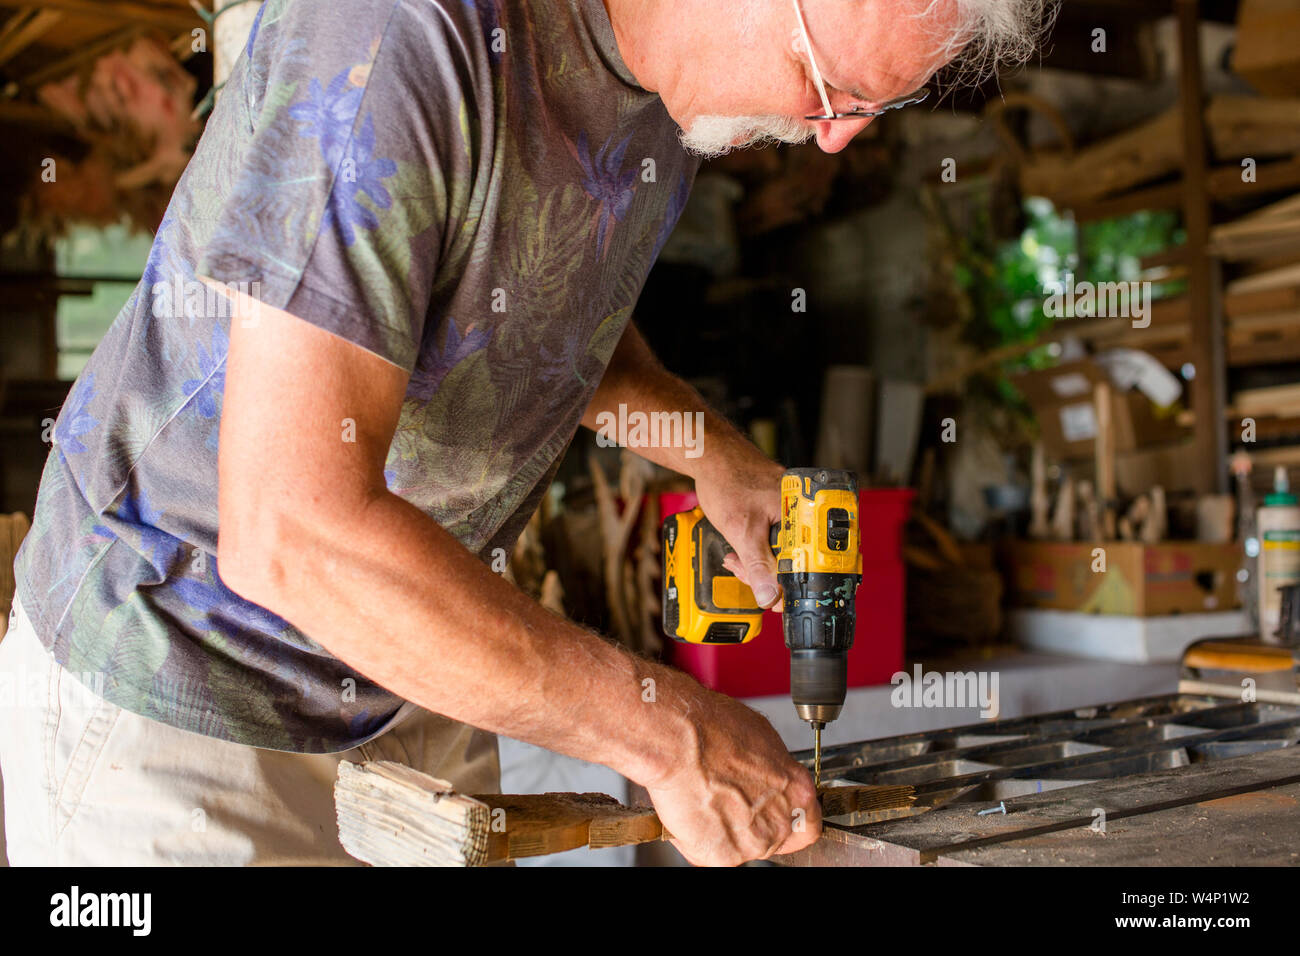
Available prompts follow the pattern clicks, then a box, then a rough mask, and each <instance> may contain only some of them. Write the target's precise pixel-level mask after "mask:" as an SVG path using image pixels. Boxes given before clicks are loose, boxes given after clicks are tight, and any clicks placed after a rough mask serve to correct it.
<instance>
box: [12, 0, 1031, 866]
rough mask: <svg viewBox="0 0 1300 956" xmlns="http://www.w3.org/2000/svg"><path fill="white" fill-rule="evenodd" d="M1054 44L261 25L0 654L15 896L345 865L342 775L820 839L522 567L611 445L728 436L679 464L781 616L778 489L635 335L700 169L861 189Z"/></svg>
mask: <svg viewBox="0 0 1300 956" xmlns="http://www.w3.org/2000/svg"><path fill="white" fill-rule="evenodd" d="M1041 13H1042V0H926V2H917V0H798V2H792V0H749V2H746V3H734V2H728V3H723V2H721V0H604V3H602V2H601V0H532V2H522V0H521V2H510V0H495V2H494V0H328V2H326V0H267V2H266V3H265V4H264V5H263V6H262V8H261V10H260V11H259V13H258V15H257V20H256V22H255V23H254V25H253V28H252V31H251V34H250V36H249V38H248V43H247V47H246V50H245V53H244V56H243V57H241V59H240V60H239V62H238V64H237V65H236V67H235V69H234V72H233V74H232V75H231V77H230V80H229V82H228V84H227V85H226V86H225V89H224V92H223V93H222V96H221V98H220V102H219V105H218V106H217V109H216V110H215V112H214V113H213V115H212V117H211V119H210V121H209V122H208V125H207V129H206V131H205V133H204V135H203V138H202V140H201V142H200V143H199V146H198V149H197V151H196V153H195V155H194V158H193V160H192V161H191V163H190V165H189V167H188V168H187V170H186V172H185V174H184V176H183V178H182V179H181V181H180V183H179V184H178V186H177V188H176V193H175V196H174V197H173V200H172V203H171V205H170V207H169V210H168V213H167V216H166V218H165V219H164V221H163V223H162V226H161V228H160V229H159V231H158V234H157V237H156V239H155V241H154V245H153V249H152V253H151V255H150V258H149V261H148V265H147V267H146V270H145V274H144V276H143V278H142V280H141V283H140V285H139V286H138V287H137V289H136V291H135V293H134V295H133V296H132V297H131V299H130V301H128V302H127V303H126V305H125V307H124V308H123V310H122V313H121V315H120V316H119V317H118V319H117V321H116V323H115V324H114V325H113V327H112V329H111V330H110V331H109V333H108V335H107V336H106V337H105V339H104V341H103V342H102V344H101V345H100V346H99V348H98V350H97V351H96V352H95V355H94V356H93V357H92V359H91V360H90V363H89V364H88V366H87V367H86V369H85V372H84V373H83V374H82V375H81V377H80V378H79V379H78V380H77V382H76V384H75V385H74V387H73V388H72V391H71V393H70V395H69V398H68V400H67V402H66V404H65V405H64V407H63V409H62V412H61V414H60V416H59V418H58V421H57V424H56V426H55V429H54V442H53V448H52V450H51V453H50V456H49V460H48V463H47V465H46V469H45V474H44V478H43V481H42V484H41V490H40V498H39V501H38V503H37V508H36V515H35V522H34V527H33V529H32V532H31V534H30V536H29V537H28V538H27V541H26V543H25V546H24V547H23V549H22V552H21V554H20V556H19V560H18V563H17V580H18V601H17V603H16V606H15V611H14V615H13V617H14V620H13V628H12V631H11V634H10V636H9V637H8V638H7V639H6V640H5V641H4V642H3V644H2V645H0V664H2V665H3V668H4V670H6V671H9V672H11V673H14V674H19V675H21V676H22V678H23V683H22V685H21V686H27V687H35V688H36V692H35V693H34V694H30V695H28V697H29V699H28V700H26V701H25V703H26V704H27V706H25V707H23V708H21V709H19V710H18V711H17V716H16V718H15V719H14V720H7V721H6V722H5V723H4V725H3V729H2V730H0V766H3V772H4V777H5V796H6V816H7V829H8V841H9V852H10V855H11V859H12V860H13V861H14V862H15V863H92V864H93V863H115V864H135V863H151V862H169V863H327V862H347V861H348V858H347V857H346V855H345V854H344V853H343V851H342V850H341V848H340V847H339V846H338V843H337V839H336V834H335V831H334V824H333V812H332V798H331V783H332V780H333V777H334V774H335V768H336V767H337V764H338V762H339V760H341V759H365V758H385V759H393V760H400V761H403V762H405V763H407V764H409V765H411V766H413V767H416V768H417V769H420V770H423V771H426V772H429V773H432V774H435V775H437V776H440V777H445V778H447V779H450V780H451V781H452V782H453V783H455V784H456V785H457V787H458V788H460V789H461V790H463V791H466V792H475V791H481V792H486V791H489V790H491V789H493V788H494V787H495V786H497V785H498V779H497V778H498V771H497V762H496V743H495V739H496V738H495V736H493V735H495V734H498V733H500V734H507V735H509V736H511V737H515V738H518V739H520V740H524V741H529V742H531V743H533V744H537V745H539V746H542V747H546V748H549V749H551V750H554V751H558V752H560V753H564V754H569V755H572V756H574V757H579V758H582V759H584V760H588V761H594V762H598V763H601V764H605V765H607V766H609V767H612V768H614V769H615V770H617V771H619V772H620V773H622V774H624V775H625V776H626V777H628V778H629V779H631V780H634V781H636V782H638V783H640V784H642V785H643V786H645V787H646V789H647V790H648V791H649V793H650V796H651V797H652V799H653V800H654V804H655V807H656V808H657V810H658V812H659V815H660V817H661V818H662V820H663V822H664V824H665V826H666V827H667V828H668V829H669V830H670V831H671V832H672V833H673V835H674V836H675V838H676V844H677V846H678V847H679V848H680V849H681V851H682V852H683V853H684V854H685V855H686V857H687V858H688V859H690V860H692V861H694V862H698V863H711V864H734V863H739V862H741V861H744V860H749V859H754V858H760V857H767V856H770V855H772V854H774V853H782V852H789V851H793V850H797V849H799V848H801V847H803V846H806V845H807V844H809V843H810V842H812V841H813V840H815V839H816V838H817V836H818V833H819V830H820V820H819V816H818V809H817V802H816V798H815V793H814V789H813V786H812V781H811V780H810V778H809V774H808V773H807V772H806V771H805V770H804V769H803V768H802V767H801V766H799V765H798V764H796V763H795V762H794V761H793V760H791V759H790V757H789V755H788V753H787V751H786V748H785V746H784V745H783V744H782V742H781V740H780V738H779V737H778V736H777V735H776V733H775V732H774V731H773V730H772V728H771V726H770V725H769V724H768V723H767V722H766V721H765V720H764V719H763V718H762V717H760V716H758V715H757V714H755V713H754V712H753V711H751V710H750V709H748V708H747V707H745V706H743V705H742V704H739V703H737V702H735V701H732V700H730V699H728V698H726V697H724V696H722V695H719V694H716V693H713V692H710V691H708V690H705V689H704V688H702V687H701V686H700V685H698V684H697V683H695V682H694V681H693V680H691V679H690V678H689V677H687V676H685V675H684V674H682V673H680V672H677V671H674V670H672V669H670V668H667V667H663V666H660V665H658V664H656V663H653V662H651V661H647V660H642V659H639V658H637V657H635V656H633V655H631V654H628V653H626V652H624V651H623V650H621V649H620V648H618V647H616V646H613V645H611V644H609V643H607V642H606V641H604V640H602V639H601V638H599V637H598V636H597V635H595V634H592V633H589V632H587V631H585V630H583V629H582V628H580V627H577V626H575V625H573V624H571V623H569V622H567V621H565V620H563V619H561V618H559V617H557V616H555V615H552V614H550V613H548V612H546V611H545V610H544V609H542V608H541V607H540V606H538V605H537V604H536V603H534V602H533V601H532V600H530V599H529V598H528V597H526V596H525V595H524V594H522V593H521V592H519V591H518V590H517V589H516V588H514V587H513V586H512V585H511V584H510V583H509V582H508V581H506V580H504V579H503V578H502V577H501V576H500V575H499V574H497V573H494V571H493V569H492V567H491V565H492V564H493V560H492V559H493V557H494V556H499V555H501V554H503V553H505V551H508V549H509V548H510V547H511V545H512V544H513V542H514V541H515V538H516V536H517V535H518V534H519V532H520V530H521V528H522V527H523V525H524V524H525V522H526V521H527V520H528V518H529V516H530V515H531V514H532V512H533V510H534V509H535V507H536V505H537V503H538V500H539V498H540V496H541V495H542V494H543V493H544V492H545V490H546V488H547V486H548V485H549V484H550V481H551V478H552V476H553V474H554V472H555V469H556V467H557V462H558V460H559V458H560V456H561V454H562V452H563V451H564V449H565V447H566V446H567V445H568V443H569V441H570V440H571V439H572V437H573V435H574V433H575V431H576V430H577V428H578V426H579V425H580V424H582V425H587V426H588V427H593V426H594V424H595V422H596V418H597V415H598V414H599V413H600V412H601V411H602V410H607V409H615V408H618V406H619V405H626V406H627V407H628V408H629V409H631V410H634V411H635V410H643V411H656V410H669V411H681V412H691V413H694V412H696V411H701V412H703V414H704V415H705V418H704V446H703V450H704V453H703V455H700V456H698V457H697V456H693V455H691V456H688V455H687V454H686V453H685V450H684V449H682V448H673V447H658V448H651V449H646V451H645V454H646V456H647V457H648V458H650V459H651V460H653V461H655V462H657V463H659V464H660V465H664V466H667V467H668V468H672V469H675V470H677V471H680V472H683V473H685V474H688V475H690V476H691V477H693V478H694V479H695V483H696V488H697V489H698V493H699V498H700V502H701V505H702V506H703V508H704V510H705V512H706V513H707V514H708V516H709V517H710V518H711V519H712V521H713V523H714V524H715V525H716V526H717V527H718V528H719V529H720V530H721V531H722V533H723V534H724V535H725V536H726V538H727V540H728V541H729V542H731V543H732V545H733V546H734V548H735V550H736V552H737V556H738V566H739V568H740V570H741V571H742V575H743V576H744V577H745V578H746V580H747V581H748V582H749V583H750V584H751V585H752V586H753V589H754V592H755V595H756V596H757V598H758V600H759V601H760V602H761V603H762V604H764V605H765V606H770V605H772V604H774V603H775V602H776V601H777V600H778V597H779V594H778V590H777V587H776V580H775V568H774V566H773V563H772V558H771V555H770V552H769V551H768V550H767V549H766V547H765V542H766V539H767V528H768V526H769V524H771V523H772V521H773V520H774V519H775V518H776V517H777V514H778V495H777V488H778V483H779V477H780V475H781V472H782V468H781V467H780V466H779V465H777V464H775V463H773V462H771V461H769V460H767V459H766V458H764V457H763V456H762V455H761V454H760V453H759V452H758V451H757V450H756V449H755V448H754V447H753V446H751V445H750V444H749V443H747V442H746V441H745V440H744V439H743V438H742V437H741V436H740V435H739V434H738V433H737V432H736V431H734V430H733V429H732V428H731V427H730V426H729V425H728V424H727V423H726V422H725V421H723V420H722V419H720V418H718V417H717V416H716V415H714V414H712V413H711V412H709V411H708V410H707V409H704V408H703V404H702V402H701V400H700V398H699V396H698V395H697V394H695V393H694V392H693V391H692V390H691V389H690V388H688V387H687V386H686V385H685V384H684V383H683V382H682V381H681V380H679V379H677V378H675V377H674V376H673V375H671V374H669V373H668V372H666V371H665V370H664V369H663V368H662V367H661V366H660V365H658V364H657V363H656V361H655V360H654V358H653V357H652V356H651V354H650V352H649V351H648V349H647V348H646V346H645V344H644V342H643V341H642V339H641V336H640V335H639V334H638V333H637V331H636V329H635V328H634V327H632V326H631V325H630V324H629V317H630V314H631V312H632V308H633V306H634V305H635V303H636V299H637V295H638V292H639V290H640V288H641V285H642V283H643V281H644V279H645V276H646V273H647V271H648V270H649V268H650V266H651V264H652V263H653V262H654V259H655V256H656V254H657V253H658V251H659V249H660V247H661V246H662V244H663V242H664V240H665V238H666V237H667V236H668V233H669V232H670V231H671V229H672V227H673V224H674V223H675V221H676V219H677V217H678V216H679V214H680V213H681V211H682V207H683V205H684V203H685V201H686V197H687V195H688V193H689V191H690V187H691V182H692V178H693V176H694V174H695V170H696V167H697V164H698V158H697V157H698V155H700V154H717V153H721V152H725V151H726V150H728V149H731V148H734V147H737V146H742V145H748V144H751V143H755V142H761V141H769V140H780V141H785V142H801V141H804V140H806V139H808V138H811V137H815V138H816V140H817V143H818V145H819V146H820V147H821V148H822V149H825V150H827V151H829V152H833V151H836V150H839V149H842V148H843V147H844V146H845V145H846V144H847V143H848V141H849V140H850V139H851V138H852V137H853V136H854V135H855V134H856V133H858V132H859V131H861V130H862V129H863V127H865V126H866V125H867V124H868V123H869V122H871V116H872V115H875V114H877V113H879V112H880V111H881V110H882V108H885V107H890V106H896V105H902V103H903V102H906V100H907V95H908V94H909V93H911V92H912V91H914V90H915V88H917V87H919V86H921V85H922V84H923V82H924V81H925V80H926V78H927V77H929V76H930V75H931V74H932V73H933V72H934V71H935V70H936V69H937V68H938V67H939V66H941V65H942V64H944V63H945V62H947V61H949V60H950V59H952V57H953V56H954V55H955V54H957V53H958V52H959V51H962V50H963V49H966V50H967V52H969V51H970V50H971V49H974V50H977V51H978V52H979V54H980V56H981V58H982V59H984V60H985V61H988V60H996V58H997V57H998V56H999V55H1002V54H1006V53H1008V52H1009V53H1010V54H1012V55H1017V54H1022V53H1023V52H1024V51H1025V50H1026V48H1027V47H1026V45H1027V44H1028V43H1031V42H1032V38H1033V35H1034V32H1035V29H1036V27H1037V22H1038V20H1039V18H1040V17H1041ZM899 98H902V99H901V100H900V99H899ZM895 101H898V102H895ZM810 117H813V118H810ZM817 117H824V118H817ZM683 147H685V148H683ZM692 154H695V155H692ZM649 682H653V685H652V684H650V683H649ZM650 686H653V687H654V693H653V694H647V693H646V689H647V687H650Z"/></svg>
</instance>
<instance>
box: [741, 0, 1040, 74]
mask: <svg viewBox="0 0 1300 956" xmlns="http://www.w3.org/2000/svg"><path fill="white" fill-rule="evenodd" d="M774 2H776V3H781V4H784V5H785V6H786V7H789V6H790V2H791V0H742V2H740V3H736V4H735V6H734V7H733V8H732V10H731V16H733V17H734V18H735V21H736V24H737V26H738V28H739V32H740V34H741V37H742V38H746V39H747V38H749V37H750V36H752V35H753V33H754V31H755V29H756V26H757V24H758V20H759V16H760V14H761V13H762V11H763V9H764V8H765V7H770V6H771V4H772V3H774ZM801 2H804V3H814V2H816V0H801ZM837 2H839V3H844V4H862V3H873V2H877V0H837ZM898 2H899V3H900V5H912V6H919V9H918V10H917V11H916V12H915V13H914V14H912V16H914V17H915V18H916V19H918V20H925V19H928V18H931V17H935V16H936V15H940V14H942V15H943V20H942V21H941V22H943V23H944V27H943V29H941V30H935V31H934V32H935V43H936V48H935V55H936V59H938V60H941V61H942V62H944V63H949V62H950V61H951V70H952V73H953V75H954V76H957V77H960V78H961V79H962V80H965V81H967V82H971V83H977V82H979V81H980V80H982V79H984V78H985V77H986V76H989V75H991V74H993V73H996V72H997V70H998V68H999V67H1003V66H1019V65H1020V64H1022V63H1024V62H1026V61H1027V60H1029V59H1030V58H1031V57H1032V56H1033V55H1034V53H1035V51H1036V50H1037V49H1038V44H1039V42H1040V41H1041V40H1042V37H1043V36H1044V34H1045V33H1046V32H1047V30H1048V28H1049V27H1050V26H1051V25H1052V21H1053V20H1054V19H1055V18H1056V12H1057V9H1058V8H1059V4H1060V3H1061V0H898ZM952 6H955V7H956V14H957V15H956V23H955V24H953V25H951V26H950V25H949V23H948V21H949V19H950V18H949V17H948V16H947V12H948V8H950V7H952Z"/></svg>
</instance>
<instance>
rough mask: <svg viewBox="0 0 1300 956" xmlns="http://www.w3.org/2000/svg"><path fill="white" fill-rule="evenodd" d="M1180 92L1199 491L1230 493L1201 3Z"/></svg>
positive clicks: (1190, 11) (1184, 49)
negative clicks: (1213, 250) (1212, 246)
mask: <svg viewBox="0 0 1300 956" xmlns="http://www.w3.org/2000/svg"><path fill="white" fill-rule="evenodd" d="M1176 10H1177V14H1178V46H1179V65H1178V92H1179V103H1180V105H1181V107H1182V118H1183V122H1182V136H1183V197H1182V207H1183V226H1184V228H1185V229H1186V232H1187V243H1186V248H1187V299H1188V304H1189V306H1190V325H1191V342H1190V348H1191V355H1192V365H1193V366H1194V368H1195V369H1196V378H1195V380H1194V381H1193V382H1192V412H1193V414H1194V415H1195V417H1196V422H1197V427H1196V430H1195V433H1194V437H1195V444H1196V458H1197V473H1196V474H1195V475H1194V476H1193V480H1194V482H1195V484H1194V487H1195V489H1196V491H1198V492H1199V493H1201V494H1211V493H1220V492H1223V491H1225V490H1226V489H1227V481H1228V479H1227V467H1228V466H1227V459H1228V446H1227V434H1226V432H1225V430H1224V429H1223V428H1222V427H1221V423H1222V421H1223V407H1224V405H1225V404H1226V402H1225V393H1226V371H1225V362H1224V338H1223V317H1222V315H1221V313H1220V309H1219V308H1218V302H1217V299H1218V288H1217V283H1218V280H1217V268H1218V262H1217V260H1214V259H1212V258H1211V256H1210V253H1209V243H1210V191H1209V179H1208V175H1209V169H1208V164H1207V159H1206V153H1207V150H1206V144H1205V122H1204V116H1205V91H1204V89H1203V80H1202V74H1201V46H1200V44H1201V39H1200V37H1201V32H1200V26H1201V22H1200V16H1199V14H1198V11H1197V3H1196V0H1177V3H1176Z"/></svg>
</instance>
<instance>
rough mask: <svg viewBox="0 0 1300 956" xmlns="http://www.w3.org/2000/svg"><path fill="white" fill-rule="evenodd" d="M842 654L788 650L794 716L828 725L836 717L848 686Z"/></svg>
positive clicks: (846, 660) (843, 652)
mask: <svg viewBox="0 0 1300 956" xmlns="http://www.w3.org/2000/svg"><path fill="white" fill-rule="evenodd" d="M848 666H849V658H848V654H847V653H846V652H845V651H791V652H790V699H791V700H792V701H793V702H794V709H795V713H797V714H798V715H799V717H800V718H801V719H803V720H806V721H808V723H810V724H829V723H830V722H831V721H833V720H835V719H836V718H838V717H839V716H840V710H841V709H842V708H843V707H844V693H845V688H846V687H847V686H848Z"/></svg>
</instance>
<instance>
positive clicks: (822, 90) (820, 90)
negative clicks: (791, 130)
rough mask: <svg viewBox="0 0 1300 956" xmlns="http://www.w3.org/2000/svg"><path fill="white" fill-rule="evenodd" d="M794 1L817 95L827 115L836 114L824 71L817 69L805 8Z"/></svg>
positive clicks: (795, 12) (797, 1)
mask: <svg viewBox="0 0 1300 956" xmlns="http://www.w3.org/2000/svg"><path fill="white" fill-rule="evenodd" d="M791 2H793V3H794V15H795V16H796V17H798V19H799V32H800V33H802V34H803V48H804V50H806V51H807V53H808V62H809V64H810V65H811V66H812V74H813V79H814V80H815V81H816V82H817V95H818V96H820V97H821V99H822V108H823V109H825V110H826V113H825V115H826V116H834V115H835V111H834V110H833V109H831V101H830V98H829V97H828V96H827V95H826V84H825V83H823V82H822V71H821V70H819V69H817V57H815V56H813V50H812V40H811V39H810V38H809V37H808V26H807V24H805V23H804V22H803V10H802V9H800V7H799V0H791Z"/></svg>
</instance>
